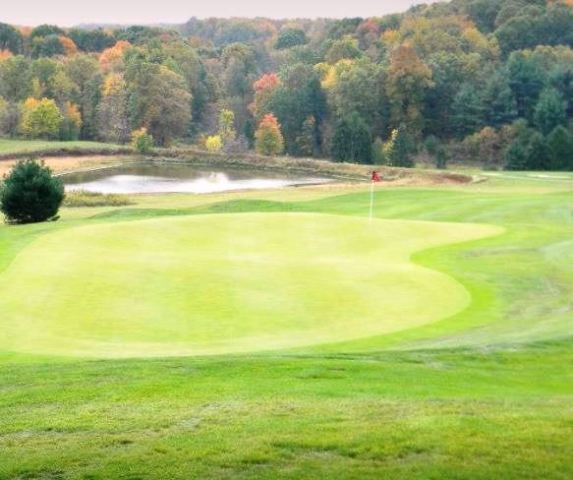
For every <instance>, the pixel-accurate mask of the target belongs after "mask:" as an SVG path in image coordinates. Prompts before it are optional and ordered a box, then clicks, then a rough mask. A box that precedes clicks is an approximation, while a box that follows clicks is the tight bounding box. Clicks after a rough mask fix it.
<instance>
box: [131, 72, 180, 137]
mask: <svg viewBox="0 0 573 480" xmlns="http://www.w3.org/2000/svg"><path fill="white" fill-rule="evenodd" d="M127 79H128V89H129V90H130V93H131V96H130V101H129V102H130V114H131V115H130V117H131V124H132V125H136V126H144V127H145V128H147V130H148V131H149V133H150V134H151V135H152V136H153V138H154V139H155V141H156V142H157V143H158V144H159V145H169V144H170V143H171V142H172V141H173V139H174V138H177V137H179V136H181V135H182V134H183V133H185V132H187V131H188V126H189V123H190V121H191V94H190V93H189V92H188V90H187V85H186V83H185V80H184V79H183V77H181V75H178V74H176V73H175V72H173V71H171V70H169V69H168V68H167V67H164V66H159V65H155V64H151V63H134V64H132V65H131V66H130V69H129V70H128V74H127Z"/></svg>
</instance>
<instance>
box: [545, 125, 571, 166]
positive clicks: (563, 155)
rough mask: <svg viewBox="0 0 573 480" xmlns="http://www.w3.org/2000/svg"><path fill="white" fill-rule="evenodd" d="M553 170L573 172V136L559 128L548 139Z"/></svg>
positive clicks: (563, 128)
mask: <svg viewBox="0 0 573 480" xmlns="http://www.w3.org/2000/svg"><path fill="white" fill-rule="evenodd" d="M547 145H548V148H549V156H550V159H551V169H552V170H573V135H571V134H570V133H569V132H568V131H567V129H566V128H565V127H563V126H561V125H560V126H558V127H556V128H555V130H553V131H552V132H551V133H550V134H549V136H548V137H547Z"/></svg>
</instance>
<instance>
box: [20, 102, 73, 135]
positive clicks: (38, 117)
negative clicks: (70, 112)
mask: <svg viewBox="0 0 573 480" xmlns="http://www.w3.org/2000/svg"><path fill="white" fill-rule="evenodd" d="M62 121H63V117H62V114H61V112H60V109H59V108H58V106H57V105H56V102H55V101H54V100H50V99H48V98H42V99H41V100H36V99H34V98H29V99H28V100H26V101H25V102H24V105H23V107H22V120H21V125H20V129H21V131H22V133H23V134H24V135H25V136H27V137H29V138H45V139H56V138H58V136H59V134H60V126H61V124H62Z"/></svg>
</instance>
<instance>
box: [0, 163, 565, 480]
mask: <svg viewBox="0 0 573 480" xmlns="http://www.w3.org/2000/svg"><path fill="white" fill-rule="evenodd" d="M572 191H573V175H570V174H561V173H560V174H558V175H557V174H555V175H550V174H548V175H546V176H539V175H533V174H521V173H513V172H512V173H507V174H505V173H500V174H496V175H495V176H493V175H492V176H491V177H490V178H489V180H488V181H486V182H483V183H476V184H472V185H465V186H434V187H426V188H422V187H407V188H392V187H391V186H383V187H381V188H380V189H379V190H377V192H376V195H375V204H374V219H373V220H372V223H370V222H369V221H368V218H367V215H368V211H369V205H370V195H369V187H368V186H367V185H364V186H329V187H322V188H321V187H312V188H300V189H298V188H297V189H285V190H276V191H268V192H261V191H258V192H240V193H228V194H217V195H207V196H193V195H164V196H135V197H133V198H131V200H132V201H133V203H134V204H133V205H130V206H126V207H97V208H75V209H72V208H65V209H63V210H62V212H61V214H62V218H61V219H60V220H59V221H58V222H52V223H45V224H39V225H26V226H7V225H0V480H22V479H28V480H31V479H34V480H72V479H73V480H109V479H121V480H155V479H169V480H171V479H176V480H189V479H197V480H204V479H209V480H211V479H215V480H251V479H257V480H259V479H263V480H277V479H278V480H287V479H288V480H301V479H304V480H306V479H313V480H314V479H316V480H323V479H328V480H330V479H336V480H339V479H340V480H363V479H372V480H379V479H384V480H386V479H390V480H403V479H407V480H411V479H414V480H492V479H495V480H497V479H503V480H540V479H543V480H569V479H571V478H573V459H572V456H571V452H572V451H573V368H571V365H573V342H572V338H573V300H572V299H573V263H572V261H571V260H572V259H573V194H572V193H571V192H572Z"/></svg>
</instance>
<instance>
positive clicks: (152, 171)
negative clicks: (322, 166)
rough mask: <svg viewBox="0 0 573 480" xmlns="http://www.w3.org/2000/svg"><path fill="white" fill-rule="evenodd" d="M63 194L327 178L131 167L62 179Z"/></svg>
mask: <svg viewBox="0 0 573 480" xmlns="http://www.w3.org/2000/svg"><path fill="white" fill-rule="evenodd" d="M63 180H64V183H65V185H66V190H67V191H74V190H84V191H88V192H97V193H127V194H133V193H214V192H225V191H230V190H252V189H270V188H282V187H288V186H295V185H313V184H321V183H327V182H329V181H331V180H330V179H328V178H319V177H312V176H305V175H301V174H291V173H276V172H270V171H265V170H253V169H243V168H232V167H224V168H222V167H221V168H220V167H197V166H190V165H163V164H152V163H145V164H132V165H125V166H121V167H114V168H106V169H102V170H93V171H90V172H78V173H71V174H68V175H65V176H64V177H63Z"/></svg>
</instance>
